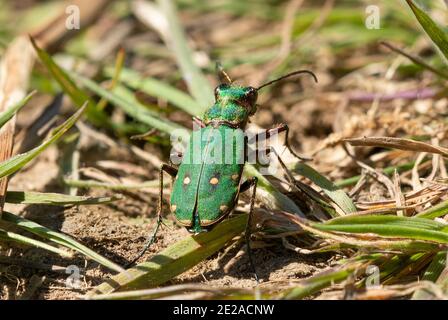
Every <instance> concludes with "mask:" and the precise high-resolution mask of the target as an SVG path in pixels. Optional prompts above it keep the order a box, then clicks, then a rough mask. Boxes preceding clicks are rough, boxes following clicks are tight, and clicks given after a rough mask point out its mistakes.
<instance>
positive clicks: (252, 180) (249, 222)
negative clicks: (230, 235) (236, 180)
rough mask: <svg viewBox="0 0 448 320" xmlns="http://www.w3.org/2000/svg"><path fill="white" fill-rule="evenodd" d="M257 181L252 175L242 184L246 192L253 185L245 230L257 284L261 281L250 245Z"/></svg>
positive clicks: (248, 251)
mask: <svg viewBox="0 0 448 320" xmlns="http://www.w3.org/2000/svg"><path fill="white" fill-rule="evenodd" d="M257 183H258V178H257V177H252V178H249V179H247V180H246V181H245V182H243V183H242V184H241V186H240V192H244V191H247V190H249V189H250V187H252V195H251V197H250V209H249V218H248V219H247V225H246V232H245V238H246V246H247V254H248V257H249V263H250V265H251V267H252V271H253V273H254V277H255V280H256V281H257V284H258V283H259V281H258V279H259V277H258V273H257V269H256V268H255V264H254V259H253V256H252V248H251V247H250V236H251V227H252V217H253V212H254V205H255V195H256V192H257Z"/></svg>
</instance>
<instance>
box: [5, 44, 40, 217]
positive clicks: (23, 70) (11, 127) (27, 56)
mask: <svg viewBox="0 0 448 320" xmlns="http://www.w3.org/2000/svg"><path fill="white" fill-rule="evenodd" d="M33 54H34V53H33V50H32V48H31V46H30V44H29V41H28V39H26V38H25V37H19V38H17V39H15V40H14V41H13V42H12V44H11V45H10V46H9V47H8V49H7V51H6V53H5V54H4V56H3V58H2V60H1V62H0V113H2V112H5V111H6V110H8V109H9V108H10V107H11V106H12V105H14V104H16V103H19V102H20V101H21V100H22V99H23V98H24V97H25V93H26V91H27V88H28V78H29V74H30V72H31V68H32V66H33V61H34V56H33ZM15 124H16V120H15V117H14V116H13V117H12V118H11V119H10V120H9V121H8V122H7V123H6V125H4V126H2V127H1V128H0V162H1V161H4V160H6V159H8V158H10V157H11V155H12V151H13V143H14V132H15ZM7 188H8V178H7V177H2V178H0V217H1V213H2V210H3V204H4V200H5V199H4V197H5V194H6V190H7Z"/></svg>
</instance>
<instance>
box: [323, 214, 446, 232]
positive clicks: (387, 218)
mask: <svg viewBox="0 0 448 320" xmlns="http://www.w3.org/2000/svg"><path fill="white" fill-rule="evenodd" d="M325 224H326V225H340V224H345V225H347V224H353V225H356V224H387V225H398V226H405V227H406V226H407V227H414V228H422V229H427V230H442V229H443V228H444V227H445V225H444V224H442V223H440V222H437V221H432V220H429V219H422V218H415V217H399V216H392V215H353V216H346V217H340V218H335V219H331V220H328V221H326V222H325Z"/></svg>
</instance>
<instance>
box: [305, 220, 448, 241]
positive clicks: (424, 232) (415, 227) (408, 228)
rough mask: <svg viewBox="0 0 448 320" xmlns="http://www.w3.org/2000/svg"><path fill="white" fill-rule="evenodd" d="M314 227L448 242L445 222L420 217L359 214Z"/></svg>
mask: <svg viewBox="0 0 448 320" xmlns="http://www.w3.org/2000/svg"><path fill="white" fill-rule="evenodd" d="M310 225H311V226H312V227H314V228H316V229H319V230H323V231H330V232H345V233H355V234H361V233H374V234H377V235H379V236H384V237H393V238H407V239H415V240H424V241H432V242H437V243H442V244H445V243H448V232H446V231H444V227H445V225H444V224H441V223H438V222H435V221H431V220H427V219H419V218H409V217H397V216H357V217H350V216H348V217H343V218H336V219H332V220H330V221H329V222H325V223H311V224H310Z"/></svg>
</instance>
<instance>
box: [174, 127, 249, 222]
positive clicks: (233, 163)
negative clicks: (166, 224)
mask: <svg viewBox="0 0 448 320" xmlns="http://www.w3.org/2000/svg"><path fill="white" fill-rule="evenodd" d="M243 167H244V133H243V131H242V130H240V129H233V128H230V127H227V126H219V127H218V128H213V127H211V126H208V127H206V128H203V129H201V130H199V131H196V132H194V133H193V134H192V136H191V138H190V144H189V148H188V150H187V151H186V153H185V155H184V158H183V160H182V163H181V165H180V167H179V171H178V174H177V177H176V180H175V182H174V186H173V192H172V194H171V211H172V212H173V213H174V214H175V216H176V219H177V220H178V221H179V223H180V224H182V225H184V226H187V227H191V226H193V224H194V220H195V219H194V216H195V214H197V215H198V218H199V219H198V221H199V224H200V225H201V226H209V225H212V224H214V223H216V222H218V221H219V220H221V219H222V218H224V217H225V216H226V215H227V214H228V213H229V212H230V211H231V210H232V209H233V207H234V206H235V201H236V198H237V195H238V191H239V183H240V179H241V174H242V171H243Z"/></svg>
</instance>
